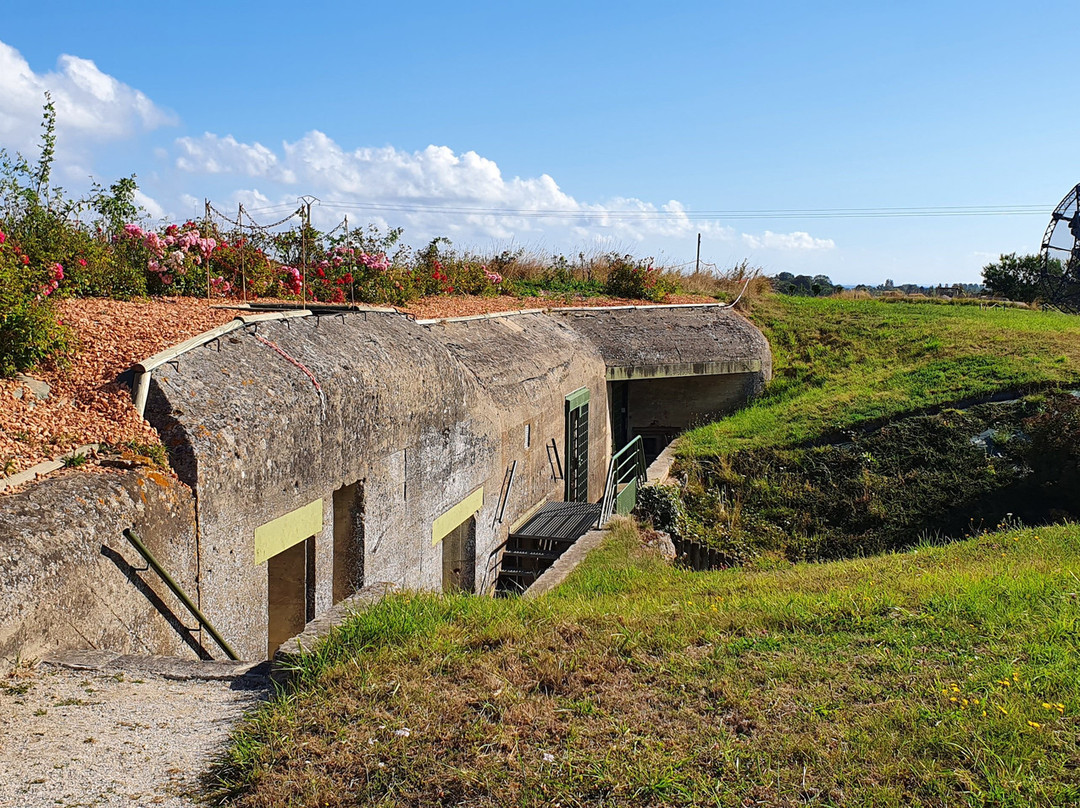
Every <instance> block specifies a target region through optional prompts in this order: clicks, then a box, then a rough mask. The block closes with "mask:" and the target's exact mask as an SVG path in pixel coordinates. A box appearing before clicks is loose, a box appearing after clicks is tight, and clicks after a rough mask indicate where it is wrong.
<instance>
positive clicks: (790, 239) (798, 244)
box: [742, 230, 836, 251]
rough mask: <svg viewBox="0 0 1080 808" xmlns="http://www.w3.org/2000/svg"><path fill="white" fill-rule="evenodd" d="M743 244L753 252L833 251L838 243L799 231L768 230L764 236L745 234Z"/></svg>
mask: <svg viewBox="0 0 1080 808" xmlns="http://www.w3.org/2000/svg"><path fill="white" fill-rule="evenodd" d="M742 238H743V243H744V244H746V246H747V247H750V248H751V249H753V250H762V249H764V250H784V251H790V250H832V249H835V247H836V242H835V241H833V240H832V239H831V238H814V237H813V236H811V235H810V234H809V233H806V232H804V231H802V230H798V231H796V232H794V233H774V232H772V231H771V230H766V231H765V233H764V234H763V235H760V236H754V235H751V234H749V233H743V237H742Z"/></svg>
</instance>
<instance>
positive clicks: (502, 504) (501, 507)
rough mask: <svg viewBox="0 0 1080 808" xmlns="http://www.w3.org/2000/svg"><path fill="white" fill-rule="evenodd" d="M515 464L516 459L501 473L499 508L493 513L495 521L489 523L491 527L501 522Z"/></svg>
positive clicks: (512, 479) (512, 482)
mask: <svg viewBox="0 0 1080 808" xmlns="http://www.w3.org/2000/svg"><path fill="white" fill-rule="evenodd" d="M517 464H518V462H517V461H516V460H515V461H514V462H513V463H511V464H510V468H508V469H507V470H506V474H504V475H503V486H502V496H501V497H500V498H499V509H498V511H497V512H496V514H495V521H494V522H492V523H491V526H492V527H495V525H501V524H502V520H503V513H504V512H505V511H506V501H507V500H508V499H510V486H512V485H513V484H514V472H516V471H517Z"/></svg>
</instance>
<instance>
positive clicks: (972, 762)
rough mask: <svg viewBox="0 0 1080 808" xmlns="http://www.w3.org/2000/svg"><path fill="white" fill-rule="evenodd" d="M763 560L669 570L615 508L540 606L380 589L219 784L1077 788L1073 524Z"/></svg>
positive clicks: (688, 793) (225, 789)
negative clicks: (847, 557) (908, 546)
mask: <svg viewBox="0 0 1080 808" xmlns="http://www.w3.org/2000/svg"><path fill="white" fill-rule="evenodd" d="M773 566H775V567H777V568H774V569H758V570H744V571H741V572H723V573H692V572H688V571H684V570H679V569H674V568H671V567H669V566H667V565H666V564H664V563H663V562H662V561H660V560H659V559H658V558H657V557H656V556H655V555H653V554H651V553H650V552H648V551H644V550H642V548H641V546H640V542H639V538H638V536H637V534H636V532H635V530H634V529H633V527H632V526H631V525H629V524H622V525H620V526H619V527H618V528H617V529H616V530H614V531H613V535H612V537H611V539H610V540H609V542H608V543H607V544H606V545H605V546H604V547H603V548H602V549H601V551H599V552H598V553H597V554H595V555H594V556H593V557H592V558H590V559H589V560H588V561H587V562H586V564H585V565H584V566H583V567H582V568H579V570H578V571H577V572H576V573H575V574H574V576H572V578H571V579H570V581H569V582H568V583H567V584H566V585H564V586H563V587H562V588H560V589H559V590H557V591H556V592H555V593H553V594H552V595H550V596H548V597H546V598H543V599H540V600H539V601H520V600H510V601H491V600H486V599H481V598H470V597H464V596H457V597H442V596H428V595H424V596H419V595H414V596H402V597H396V598H391V599H388V600H387V601H385V602H384V603H382V604H381V605H379V606H377V607H375V608H373V609H371V610H370V611H368V612H365V613H364V614H361V615H358V616H357V618H356V619H355V620H354V621H352V622H351V623H350V624H348V625H347V626H345V627H343V629H342V631H341V632H340V634H338V635H337V636H336V637H334V638H333V639H332V640H331V641H330V642H329V643H327V644H326V645H325V646H323V647H322V648H321V649H318V650H317V651H316V652H315V653H314V654H313V655H312V656H311V657H309V658H308V659H306V660H305V662H304V663H303V664H302V666H301V669H300V670H299V671H298V672H297V673H298V679H297V684H296V686H295V688H293V689H290V690H289V691H287V692H286V693H283V694H282V695H281V696H280V697H279V698H278V699H276V700H275V701H274V702H272V703H271V704H270V705H268V706H267V707H266V708H265V709H264V710H263V711H262V712H261V713H259V714H258V715H257V716H255V718H254V719H253V720H252V722H251V724H250V725H249V726H247V727H246V728H245V729H244V730H243V731H241V732H240V733H239V734H238V735H237V736H236V739H235V743H234V746H233V748H232V750H231V752H230V756H229V759H228V761H227V762H226V763H225V764H223V765H222V766H221V767H220V768H219V769H217V770H216V772H215V778H216V779H215V781H214V782H215V785H214V790H215V791H216V794H217V796H218V797H219V798H228V799H230V800H231V801H232V802H233V803H234V804H237V805H243V806H263V805H267V806H268V805H284V804H288V805H310V806H315V805H320V806H322V805H330V806H344V805H365V804H376V805H491V806H495V805H553V804H560V805H564V806H568V805H605V806H607V805H619V806H638V805H745V804H748V803H755V802H756V803H757V804H764V805H777V806H788V805H791V806H795V805H845V806H856V805H858V806H862V805H866V806H869V805H875V806H878V805H896V806H901V805H903V806H917V805H922V806H930V805H934V806H937V805H979V806H988V805H999V806H1000V805H1009V806H1030V805H1065V804H1070V803H1072V802H1075V801H1076V800H1077V799H1080V775H1078V765H1080V747H1078V731H1080V724H1078V723H1077V718H1076V716H1077V714H1078V713H1080V673H1078V671H1080V666H1078V664H1077V663H1078V662H1080V659H1078V646H1077V639H1076V638H1077V633H1076V628H1077V619H1078V618H1080V602H1078V599H1077V597H1076V595H1075V590H1076V587H1077V583H1076V578H1075V577H1074V576H1076V575H1077V572H1078V571H1080V530H1078V529H1077V528H1076V527H1075V526H1072V525H1070V526H1065V527H1060V528H1054V529H1051V530H1046V531H1042V532H1040V533H1036V532H1034V531H1021V532H1017V533H1009V534H995V535H993V536H984V537H981V538H979V539H977V540H972V541H968V542H963V543H959V544H955V545H952V546H950V547H944V548H942V547H928V546H924V547H920V548H919V549H918V550H917V551H916V552H912V553H906V554H897V555H889V556H883V557H880V558H874V559H862V560H856V561H848V562H838V563H834V564H821V565H787V564H782V563H777V564H774V565H773ZM1002 682H1008V684H1002ZM1045 704H1049V705H1050V707H1049V708H1047V707H1045V706H1044V705H1045ZM1057 705H1061V707H1060V709H1059V708H1058V706H1057ZM984 711H985V715H984V714H983V712H984Z"/></svg>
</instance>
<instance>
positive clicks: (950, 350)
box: [680, 296, 1080, 458]
mask: <svg viewBox="0 0 1080 808" xmlns="http://www.w3.org/2000/svg"><path fill="white" fill-rule="evenodd" d="M751 319H753V321H754V322H755V323H756V324H757V325H758V326H759V327H760V328H761V329H762V330H763V331H764V333H765V335H766V337H768V339H769V342H770V344H771V345H772V350H773V367H774V380H773V382H772V384H771V385H770V386H769V389H768V391H767V393H766V395H765V396H763V397H762V398H761V399H760V400H759V401H758V402H757V403H755V404H754V405H752V406H750V407H748V408H746V409H744V410H742V411H740V412H738V413H736V414H735V415H733V416H731V417H729V418H725V419H724V420H722V421H720V422H718V423H715V424H709V425H707V426H704V427H701V428H700V429H697V430H694V431H693V432H690V433H689V434H687V435H686V436H684V438H683V440H682V442H681V444H680V451H681V454H682V456H683V457H684V458H694V457H710V456H716V455H722V454H725V453H728V452H730V451H733V450H735V449H743V448H755V447H761V446H786V445H791V444H796V443H801V442H804V441H809V440H814V439H817V438H820V437H822V436H829V435H833V434H836V433H838V432H839V431H842V430H844V429H848V428H851V427H853V426H855V425H858V424H860V423H866V422H879V421H884V420H887V419H890V418H893V417H896V416H898V415H901V414H907V413H913V412H919V411H923V410H926V409H929V408H933V407H937V406H940V405H943V404H949V403H952V402H955V401H958V400H961V399H965V398H972V397H978V396H984V395H989V394H992V393H996V392H998V391H1001V390H1033V389H1038V388H1042V387H1046V386H1052V385H1061V384H1067V385H1072V384H1077V383H1078V382H1080V317H1076V316H1071V315H1066V314H1059V313H1056V312H1040V311H1029V310H1023V309H1001V308H997V309H989V308H987V309H980V308H976V307H974V306H929V305H925V304H920V303H885V302H882V301H873V300H859V301H852V300H841V299H837V298H802V297H782V296H767V297H765V298H763V299H761V300H758V301H756V302H755V304H754V307H753V310H752V312H751Z"/></svg>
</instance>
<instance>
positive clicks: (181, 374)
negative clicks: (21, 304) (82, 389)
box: [0, 307, 771, 660]
mask: <svg viewBox="0 0 1080 808" xmlns="http://www.w3.org/2000/svg"><path fill="white" fill-rule="evenodd" d="M688 369H689V370H688ZM736 371H738V372H736ZM615 372H617V373H622V374H624V375H622V376H618V375H617V374H616V375H615V376H613V375H612V374H613V373H615ZM770 372H771V359H770V356H769V352H768V345H767V343H766V342H765V340H764V337H762V336H761V335H760V333H759V332H757V331H756V329H754V328H753V326H751V325H750V324H749V323H747V322H746V321H745V320H743V319H742V318H741V317H739V316H738V315H736V314H734V313H733V312H730V311H725V310H723V309H720V308H717V307H703V308H694V307H691V308H677V307H676V308H658V309H620V310H615V311H604V310H589V311H578V312H559V313H543V312H528V313H518V314H511V315H507V316H499V317H483V318H477V319H470V320H465V321H435V322H427V323H418V322H414V321H411V320H409V319H408V318H406V317H403V316H399V315H397V314H394V313H387V312H358V313H349V314H343V315H340V316H338V315H334V316H330V315H326V316H304V317H296V318H294V319H291V320H285V321H282V320H278V321H266V320H263V321H260V322H257V323H255V322H252V323H247V324H244V325H242V326H240V327H237V328H235V330H232V331H230V332H229V333H227V334H221V335H220V336H219V338H217V339H215V340H212V341H210V342H206V344H201V343H200V344H199V345H198V346H197V347H193V348H192V349H191V350H190V351H188V352H187V353H184V354H183V355H181V356H179V357H177V358H175V359H174V360H173V361H170V362H169V363H166V364H161V365H160V366H158V367H156V368H155V369H154V370H153V375H152V379H151V380H150V382H149V385H148V388H147V389H148V390H149V395H148V400H147V409H146V415H147V417H148V419H149V420H150V421H151V423H153V424H154V426H155V427H157V428H158V430H159V431H160V433H161V435H162V439H163V441H164V442H165V445H166V448H167V449H168V451H169V454H170V459H171V462H172V465H173V468H174V469H175V470H176V471H177V473H178V475H179V476H180V479H181V481H183V482H184V483H186V484H187V485H189V486H190V493H189V491H188V489H187V488H185V487H184V486H182V485H178V484H177V483H175V481H173V480H172V479H171V478H164V477H162V478H161V480H162V481H159V480H158V479H157V478H156V477H154V476H153V473H149V472H148V473H143V474H132V475H128V476H124V477H115V476H112V477H106V476H102V475H88V474H77V475H73V474H68V473H64V472H61V473H60V474H59V476H58V477H57V478H56V479H55V480H48V481H46V482H44V483H38V484H36V485H34V486H33V488H32V489H31V490H30V491H28V492H24V493H23V494H16V495H11V496H8V497H0V515H2V517H3V518H2V519H0V554H3V557H5V558H8V559H9V562H8V563H7V565H6V566H5V568H3V569H2V570H0V592H3V593H4V596H3V598H4V599H3V602H0V653H3V654H8V655H10V654H13V653H22V654H23V655H24V656H25V655H27V654H40V653H44V652H46V651H48V650H49V649H52V648H74V647H92V648H93V647H96V648H108V649H109V650H111V651H115V652H118V653H129V652H137V653H158V654H161V653H164V654H171V653H182V652H184V645H183V638H184V637H185V636H186V635H185V634H184V632H183V631H182V626H181V625H180V624H181V623H182V622H183V623H189V622H190V620H189V618H188V617H187V616H186V615H184V613H183V612H182V610H180V609H179V607H178V605H177V604H175V603H173V601H172V596H171V594H169V593H168V592H167V591H166V590H165V589H164V587H163V586H161V585H160V583H159V582H158V581H156V579H154V578H153V576H152V575H150V576H147V575H143V574H141V573H136V572H134V571H133V570H132V569H131V567H130V566H129V564H128V561H131V562H132V563H134V560H133V559H132V552H133V551H131V550H130V549H129V548H128V547H127V545H126V542H124V540H123V539H122V538H121V535H120V532H121V531H122V529H123V528H124V527H128V526H130V525H131V524H135V526H136V530H137V532H139V533H140V534H141V535H143V537H144V538H145V539H146V540H147V542H148V544H150V546H151V549H152V550H153V551H154V552H155V553H157V554H159V556H160V557H161V559H162V562H163V563H164V565H165V567H166V568H167V569H169V570H170V571H171V572H173V574H174V575H175V576H176V577H177V578H178V579H179V580H180V581H181V583H182V585H183V586H184V587H185V588H186V589H187V590H188V591H189V593H191V594H192V595H193V597H195V598H196V599H197V601H198V603H199V606H200V608H201V609H202V611H203V612H204V613H205V614H206V615H207V617H208V618H209V619H210V620H211V621H212V622H213V623H214V624H215V626H216V627H217V628H218V629H219V630H220V631H221V633H222V634H223V636H224V637H225V639H226V640H227V641H229V642H230V643H231V644H233V646H234V647H235V648H236V649H237V651H238V652H239V654H240V655H241V656H242V657H243V658H245V659H251V660H257V659H265V658H266V656H267V654H268V652H270V651H271V650H272V649H273V648H275V647H276V645H277V642H278V640H279V639H281V638H283V637H284V636H287V635H285V634H284V632H283V630H282V628H281V627H282V626H286V627H287V628H288V630H289V631H293V630H297V631H298V630H299V627H301V626H303V625H305V622H310V620H311V618H312V617H315V616H318V615H324V614H326V613H327V612H328V610H331V609H332V607H333V606H334V605H335V604H336V603H339V602H341V601H342V600H343V599H345V598H347V597H348V596H349V595H350V594H352V593H353V592H355V591H356V590H358V589H361V590H362V589H363V588H364V587H370V586H372V585H376V584H378V585H380V586H381V585H383V584H387V585H392V586H394V587H398V588H402V589H417V590H440V589H442V588H444V586H446V585H447V581H450V583H452V584H455V585H463V586H467V588H471V589H472V590H473V591H478V592H485V591H489V589H490V588H491V586H492V584H493V582H494V575H495V573H496V572H497V569H498V564H499V559H500V552H501V550H500V548H501V546H502V544H503V543H504V542H505V540H506V536H507V531H508V528H509V526H510V525H511V524H513V523H514V522H516V521H517V520H518V519H519V518H520V517H521V516H522V515H523V514H524V513H526V512H528V511H529V509H531V508H533V507H534V506H535V505H536V504H537V503H539V502H542V501H544V500H548V501H553V500H560V499H562V498H563V487H564V481H563V480H562V479H561V470H563V469H565V464H566V457H565V447H566V435H565V428H566V422H565V402H566V398H567V396H568V395H570V394H571V393H573V392H574V391H576V390H579V389H580V388H587V389H588V390H589V393H590V402H589V411H590V420H589V475H588V481H589V485H588V489H589V490H588V495H589V499H591V500H594V501H595V500H598V499H599V498H600V496H601V493H602V488H603V483H604V478H605V473H606V470H607V463H608V460H609V458H610V452H611V444H612V435H611V429H612V423H613V419H612V413H611V412H610V406H611V404H610V402H609V391H611V390H613V389H614V385H623V387H621V388H619V389H620V394H623V393H625V399H626V400H627V401H629V402H630V405H631V413H630V416H629V417H628V418H627V419H623V421H622V422H621V423H622V427H623V428H628V429H629V430H630V431H634V430H641V429H648V428H650V426H656V428H657V430H658V431H656V433H655V435H656V436H659V435H660V434H661V433H662V432H664V430H669V431H670V430H672V429H681V428H682V427H684V426H686V425H688V424H689V423H692V422H694V419H699V420H700V419H702V418H707V417H710V416H712V415H716V414H720V413H721V412H723V411H726V410H727V409H728V408H729V406H731V407H733V406H735V405H738V404H741V403H743V402H744V401H745V400H746V399H747V398H748V397H749V396H750V395H752V394H753V393H754V392H755V391H756V390H757V389H758V388H759V387H760V384H762V383H763V381H764V379H766V378H767V377H768V375H769V373H770ZM687 373H690V374H700V373H704V374H709V375H705V376H703V377H699V376H696V375H686V374H687ZM643 377H648V378H643ZM612 379H630V381H618V380H616V381H612ZM620 400H622V399H620ZM664 439H666V438H664ZM653 440H654V441H656V440H659V438H658V437H655V436H654V438H653ZM511 468H513V469H514V475H513V483H512V485H510V484H509V482H508V481H509V480H510V473H509V472H510V469H511ZM158 476H159V477H160V476H161V475H158ZM95 480H96V481H95ZM87 486H89V487H90V488H92V489H93V490H92V491H91V490H89V489H87V490H83V489H84V488H85V487H87ZM95 486H97V487H95ZM192 495H193V496H194V502H195V506H196V507H195V509H193V508H192V504H191V496H192ZM18 497H24V499H18ZM73 503H74V504H73ZM297 514H303V518H302V519H300V518H299V517H297ZM9 517H10V518H9ZM320 517H321V519H320ZM297 519H299V521H295V520H297ZM39 520H40V523H39ZM290 520H294V521H290ZM458 520H460V521H458ZM451 522H452V523H453V524H450V523H451ZM196 525H197V529H196ZM283 525H286V526H287V525H294V526H295V527H283ZM297 525H298V526H297ZM444 529H445V530H444ZM257 531H261V533H257ZM290 531H291V533H290ZM440 531H442V532H440ZM446 531H450V532H449V533H447V532H446ZM299 533H304V534H306V535H299ZM259 536H261V538H257V537H259ZM450 536H452V537H453V540H452V541H450V540H444V538H443V537H450ZM301 545H303V546H302V547H301ZM102 547H104V548H105V550H104V551H103V550H102ZM448 547H458V549H456V550H454V551H453V553H451V552H450V551H449V550H448V549H447V548H448ZM462 548H464V549H462ZM298 549H299V550H302V551H303V552H295V551H296V550H298ZM285 550H288V552H284V551H285ZM103 552H104V555H102V553H103ZM444 555H445V556H446V559H444ZM470 555H471V558H470V557H469V556H470ZM286 556H287V557H288V558H286ZM268 558H269V561H267V559H268ZM444 561H446V562H447V563H446V564H445V565H444ZM455 564H456V565H457V566H456V567H455ZM273 565H276V569H275V570H272V569H271V567H272V566H273ZM283 565H286V566H285V567H284V568H283ZM134 566H136V567H137V566H140V565H139V564H138V563H134ZM463 570H464V572H463ZM469 570H472V571H473V574H471V577H470V575H469ZM125 575H126V576H127V577H125ZM140 575H141V577H140ZM451 575H452V576H464V578H462V580H467V581H468V582H469V583H468V584H463V583H460V582H459V581H458V579H457V578H451V577H448V576H451ZM117 576H119V577H117ZM129 579H130V580H129ZM132 581H135V584H133V583H132ZM136 584H137V585H136ZM297 585H298V586H299V587H300V590H299V591H292V589H295V587H296V586H297ZM139 587H142V589H140V588H139ZM290 588H292V589H290ZM285 589H289V593H288V597H284V596H282V595H281V592H282V591H284V590H285ZM147 593H150V594H151V595H153V597H160V598H161V600H162V601H163V603H164V607H165V608H164V611H165V612H166V614H168V613H170V612H172V613H175V614H177V615H181V616H180V617H178V618H175V624H174V625H170V623H169V620H168V619H167V618H162V617H160V615H157V610H156V609H155V608H154V607H153V605H152V604H151V601H149V600H147ZM153 593H157V594H153ZM273 593H277V594H273ZM140 598H141V600H140ZM286 607H287V608H288V609H291V610H293V611H292V612H290V616H289V618H288V619H287V620H286V621H284V622H281V621H280V620H279V622H278V623H276V624H275V625H277V629H275V631H274V632H273V633H272V632H271V631H270V630H269V624H270V623H272V622H273V621H274V619H275V618H274V617H273V616H272V613H274V614H277V615H279V617H280V613H281V611H282V609H283V608H286ZM297 608H299V609H300V614H299V617H297V615H296V613H295V612H296V609H297ZM275 610H276V611H275ZM35 638H36V639H35ZM188 639H190V638H188ZM204 644H205V645H206V647H207V649H209V650H211V651H212V652H213V653H214V654H215V655H217V654H218V650H217V649H216V647H215V646H214V645H213V644H212V643H211V642H210V641H209V640H208V639H207V640H205V641H204ZM189 653H194V652H193V651H189Z"/></svg>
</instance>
